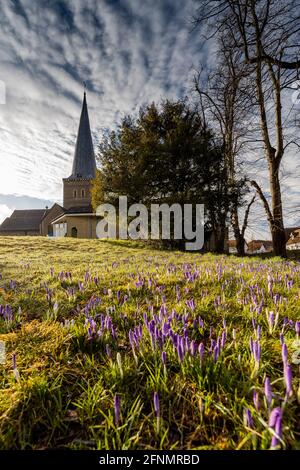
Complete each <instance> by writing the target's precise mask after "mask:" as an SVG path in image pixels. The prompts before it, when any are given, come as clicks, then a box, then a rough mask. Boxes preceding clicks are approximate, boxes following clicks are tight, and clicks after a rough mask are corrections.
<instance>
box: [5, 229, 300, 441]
mask: <svg viewBox="0 0 300 470" xmlns="http://www.w3.org/2000/svg"><path fill="white" fill-rule="evenodd" d="M0 273H1V275H0V305H2V315H0V341H2V342H4V343H5V348H6V361H5V363H4V364H2V365H1V364H0V394H1V401H0V448H1V449H46V448H70V449H119V450H120V449H269V448H270V446H271V440H272V436H274V432H275V431H274V429H273V428H272V427H270V426H269V424H268V422H269V416H270V412H271V410H272V409H274V408H275V407H280V408H281V410H282V413H283V415H282V435H277V438H278V439H277V445H276V446H275V447H276V448H282V449H300V444H299V442H300V439H299V437H300V411H299V400H300V397H299V366H298V365H297V357H298V356H297V354H298V355H299V350H300V346H299V341H298V342H297V338H296V333H295V321H297V320H299V319H300V296H299V292H300V290H299V288H300V265H299V263H298V262H296V261H293V260H291V261H281V260H279V259H276V258H274V259H264V260H262V259H259V258H253V257H252V258H244V259H239V258H236V257H233V256H230V257H226V256H213V255H210V254H206V255H199V254H193V253H191V254H188V253H180V252H170V251H166V252H164V251H155V250H153V249H149V248H147V246H145V245H144V244H141V243H138V242H131V243H130V242H122V241H117V242H116V241H113V242H110V241H106V242H100V241H97V240H90V241H87V240H83V241H80V240H73V239H56V240H54V239H46V238H38V237H37V238H33V237H32V238H30V237H24V238H20V237H7V238H4V237H2V238H0ZM5 306H9V307H10V308H11V310H9V312H10V311H11V314H8V313H7V312H8V310H7V307H6V314H5V313H4V310H3V309H4V308H5ZM0 312H1V310H0ZM270 312H274V315H275V316H276V315H277V318H276V320H275V322H272V317H270ZM270 318H271V319H270ZM273 323H274V324H273ZM258 326H259V327H260V330H261V332H260V333H259V331H258V330H257V327H258ZM280 333H282V334H283V337H282V338H281V340H282V341H284V342H285V343H286V345H287V348H288V355H289V357H288V361H289V363H290V364H291V367H292V375H293V381H292V389H293V390H292V392H291V391H290V393H289V394H288V395H287V394H286V383H285V380H284V372H283V370H284V367H283V363H282V355H281V344H280V340H279V335H280ZM222 334H223V337H222V338H221V336H222ZM259 336H260V339H259ZM251 337H252V341H256V340H258V341H259V343H260V346H261V358H260V361H259V363H257V362H255V361H254V358H253V354H252V353H251V351H250V347H249V343H250V338H251ZM218 338H219V339H218ZM221 339H223V341H224V342H223V344H222V345H221ZM200 343H202V345H203V346H202V348H203V349H204V353H203V358H202V360H201V359H200V354H199V351H198V347H199V344H200ZM163 351H164V352H165V353H166V357H165V360H164V359H163V357H162V352H163ZM182 351H183V353H182ZM180 353H182V354H183V357H180ZM14 354H15V355H16V356H15V360H16V364H15V366H13V355H14ZM266 377H269V378H270V382H271V387H272V397H271V403H270V404H269V405H268V403H267V399H266V396H265V389H264V383H265V378H266ZM254 391H256V392H257V394H258V397H259V402H260V406H259V407H257V406H255V405H254V402H253V392H254ZM154 392H157V394H158V397H159V411H155V409H154V402H153V395H154ZM116 394H117V396H118V397H119V398H120V418H119V420H118V419H116V415H115V407H114V399H115V395H116ZM246 410H248V412H250V414H251V419H252V422H249V420H248V421H247V419H245V416H246V415H245V413H246V412H247V411H246ZM275 437H276V435H275Z"/></svg>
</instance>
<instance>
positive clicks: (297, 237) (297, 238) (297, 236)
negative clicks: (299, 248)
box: [287, 229, 300, 245]
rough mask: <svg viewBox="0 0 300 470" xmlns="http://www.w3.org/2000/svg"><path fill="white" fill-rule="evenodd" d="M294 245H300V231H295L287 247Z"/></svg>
mask: <svg viewBox="0 0 300 470" xmlns="http://www.w3.org/2000/svg"><path fill="white" fill-rule="evenodd" d="M294 243H300V229H296V230H293V232H292V233H291V235H290V238H289V240H288V242H287V245H294Z"/></svg>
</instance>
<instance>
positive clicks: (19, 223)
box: [0, 209, 46, 232]
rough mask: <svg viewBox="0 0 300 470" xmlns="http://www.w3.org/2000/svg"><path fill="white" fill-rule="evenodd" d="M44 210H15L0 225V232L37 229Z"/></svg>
mask: <svg viewBox="0 0 300 470" xmlns="http://www.w3.org/2000/svg"><path fill="white" fill-rule="evenodd" d="M45 212H46V210H45V209H30V210H15V211H14V212H13V213H12V215H11V216H10V217H7V218H6V219H5V220H4V222H3V223H2V225H0V232H18V231H22V232H23V231H30V230H32V231H39V228H40V223H41V221H42V219H43V216H44V215H45Z"/></svg>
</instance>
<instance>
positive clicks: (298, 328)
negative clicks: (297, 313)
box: [295, 321, 300, 338]
mask: <svg viewBox="0 0 300 470" xmlns="http://www.w3.org/2000/svg"><path fill="white" fill-rule="evenodd" d="M295 331H296V335H297V338H299V336H300V321H296V322H295Z"/></svg>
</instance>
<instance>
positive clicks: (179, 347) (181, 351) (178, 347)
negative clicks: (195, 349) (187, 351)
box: [177, 344, 184, 362]
mask: <svg viewBox="0 0 300 470" xmlns="http://www.w3.org/2000/svg"><path fill="white" fill-rule="evenodd" d="M177 354H178V359H179V362H183V359H184V352H183V349H182V346H181V344H178V346H177Z"/></svg>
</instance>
